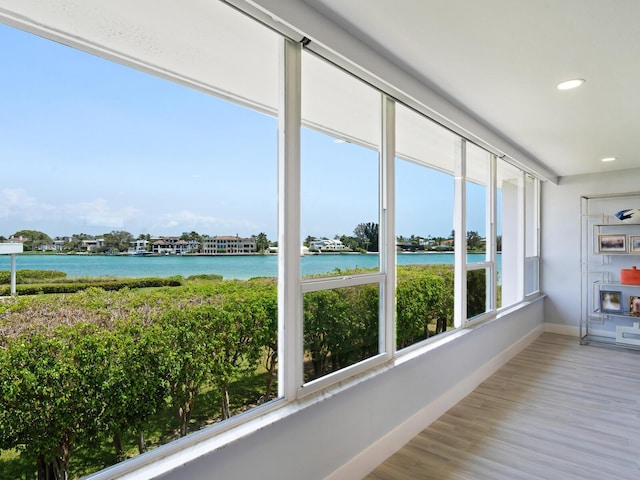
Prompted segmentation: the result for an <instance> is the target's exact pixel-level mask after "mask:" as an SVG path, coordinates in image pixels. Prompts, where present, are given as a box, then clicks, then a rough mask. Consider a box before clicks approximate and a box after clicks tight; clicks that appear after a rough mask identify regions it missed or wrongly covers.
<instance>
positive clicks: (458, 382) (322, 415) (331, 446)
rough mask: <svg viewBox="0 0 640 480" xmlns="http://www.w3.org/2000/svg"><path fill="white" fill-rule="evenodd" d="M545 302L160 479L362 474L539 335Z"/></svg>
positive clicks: (263, 478)
mask: <svg viewBox="0 0 640 480" xmlns="http://www.w3.org/2000/svg"><path fill="white" fill-rule="evenodd" d="M543 303H544V302H543V300H542V299H539V300H538V301H536V302H533V303H532V304H530V305H527V306H525V307H523V308H521V309H518V310H517V311H516V312H514V313H511V314H507V315H504V316H502V317H501V318H498V319H496V320H494V321H492V322H489V323H486V324H484V325H480V326H478V327H476V328H473V329H469V330H467V331H465V332H461V333H462V334H461V335H460V337H459V338H456V339H455V340H453V341H449V342H446V343H444V344H442V345H439V346H438V347H437V348H434V349H432V350H431V351H429V352H427V353H426V354H424V355H420V356H416V357H415V358H413V359H411V360H409V361H406V362H404V363H402V364H400V365H397V366H395V367H394V368H391V369H389V370H388V371H386V372H384V373H382V374H380V375H378V376H375V377H373V378H370V379H368V380H365V381H363V382H361V383H359V384H357V385H355V386H353V387H351V388H348V389H345V390H343V391H341V392H339V393H337V394H335V395H332V396H329V397H327V398H325V399H324V400H322V401H319V402H318V403H316V404H313V405H311V406H309V407H308V408H305V409H303V410H301V411H299V412H297V413H295V414H293V415H290V416H288V417H285V418H282V419H280V420H278V421H276V422H274V423H272V424H270V425H268V426H266V427H264V428H262V429H260V430H258V431H256V432H254V433H252V434H249V435H247V436H245V437H243V438H240V439H238V440H237V441H235V442H233V443H231V444H228V445H226V446H225V447H223V448H221V449H219V450H217V451H213V452H211V453H207V454H204V455H203V456H201V457H200V458H198V459H196V460H193V461H191V462H189V463H187V464H185V465H183V466H181V467H180V468H177V469H176V470H174V471H172V472H170V473H167V474H166V475H163V476H160V477H157V478H162V479H176V480H178V479H179V480H182V479H189V480H199V479H202V480H205V479H206V480H214V479H225V480H232V479H252V478H259V479H260V480H271V479H273V480H282V479H296V480H304V479H309V480H312V479H313V480H316V479H322V478H327V477H329V478H332V479H336V480H337V479H357V478H361V477H362V476H363V475H365V474H367V473H368V472H369V471H370V470H371V469H373V468H374V467H375V466H377V465H378V464H379V463H381V462H382V461H383V460H384V459H385V458H386V456H388V455H390V454H391V453H393V451H395V449H397V448H399V447H400V446H401V445H402V444H404V443H405V442H406V441H408V440H409V439H410V438H412V437H413V436H414V435H415V434H416V433H418V432H419V431H421V430H422V429H423V428H424V427H426V426H427V425H428V424H429V423H430V422H432V421H433V420H435V419H436V418H437V417H438V416H439V415H440V414H442V413H444V412H445V411H446V410H447V409H448V408H449V407H451V406H453V405H454V404H455V403H456V402H457V401H458V400H460V399H461V398H462V397H464V396H465V395H466V394H467V393H469V392H470V391H471V390H472V389H473V388H474V387H475V386H476V385H477V384H478V383H479V382H481V381H482V380H483V379H484V378H486V377H487V376H488V375H490V374H491V373H493V371H495V370H496V369H497V368H499V367H500V366H501V365H502V364H503V363H504V362H505V361H506V360H507V359H508V358H510V357H511V356H512V355H514V354H515V353H517V352H518V351H520V350H521V349H522V348H524V346H526V344H528V343H529V342H530V341H532V340H533V339H535V337H537V336H538V334H539V333H540V332H541V331H542V328H543V323H542V322H543V320H542V312H543Z"/></svg>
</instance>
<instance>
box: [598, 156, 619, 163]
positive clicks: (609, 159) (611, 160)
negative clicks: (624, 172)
mask: <svg viewBox="0 0 640 480" xmlns="http://www.w3.org/2000/svg"><path fill="white" fill-rule="evenodd" d="M615 159H616V157H606V158H603V159H602V160H601V161H603V162H613V161H614V160H615Z"/></svg>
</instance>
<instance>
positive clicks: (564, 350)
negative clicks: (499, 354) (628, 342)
mask: <svg viewBox="0 0 640 480" xmlns="http://www.w3.org/2000/svg"><path fill="white" fill-rule="evenodd" d="M366 478H367V480H400V479H402V480H408V479H437V480H453V479H456V480H457V479H464V480H472V479H473V480H477V479H492V480H494V479H495V480H498V479H508V480H513V479H544V480H551V479H563V480H570V479H580V480H591V479H593V480H623V479H629V480H631V479H633V480H640V352H638V351H628V350H616V349H608V348H603V347H595V346H581V345H579V344H578V340H577V339H575V338H572V337H565V336H561V335H553V334H547V333H545V334H543V335H542V336H541V337H539V338H538V339H537V340H536V341H535V342H534V343H532V344H531V345H530V346H529V347H528V348H526V349H525V350H524V351H523V352H521V353H520V354H518V355H517V356H516V357H514V358H513V359H512V360H511V361H510V362H509V363H507V364H506V365H505V366H504V367H502V368H501V369H500V370H498V372H496V373H495V374H494V375H493V376H491V377H490V378H489V379H487V380H486V381H485V382H484V383H482V384H481V385H480V386H479V387H478V388H476V389H475V390H474V391H473V392H472V393H471V394H470V395H468V396H467V397H466V398H465V399H464V400H463V401H462V402H460V403H459V404H457V405H456V406H454V407H453V408H451V409H450V410H449V411H448V412H447V413H446V414H445V415H443V416H442V417H441V418H439V419H438V420H437V421H435V422H434V423H433V424H431V426H429V428H427V429H426V430H423V431H422V432H421V433H420V434H419V435H418V436H417V437H415V438H414V439H413V440H411V441H410V442H409V443H408V444H407V445H405V446H404V447H403V448H402V449H400V450H399V451H398V452H396V453H395V454H394V455H393V456H391V457H390V458H389V459H387V461H385V462H384V463H383V464H382V465H380V466H379V467H378V468H377V469H376V470H375V471H374V472H372V473H371V474H370V475H369V476H368V477H366Z"/></svg>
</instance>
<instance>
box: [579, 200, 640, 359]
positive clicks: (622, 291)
mask: <svg viewBox="0 0 640 480" xmlns="http://www.w3.org/2000/svg"><path fill="white" fill-rule="evenodd" d="M581 202H582V203H581V223H582V224H581V237H582V238H581V246H580V258H581V272H582V285H581V296H582V301H581V315H580V343H581V344H585V345H586V344H599V345H604V346H611V347H620V348H627V349H634V350H640V284H638V285H636V284H631V283H629V282H628V281H626V280H625V282H624V283H623V281H622V280H621V271H622V270H623V269H632V267H634V266H640V248H638V246H639V244H640V224H632V223H625V222H622V221H620V220H619V219H618V218H616V216H615V213H616V212H618V211H620V210H624V209H628V208H640V192H634V193H624V194H619V195H607V196H591V197H588V196H584V197H582V198H581Z"/></svg>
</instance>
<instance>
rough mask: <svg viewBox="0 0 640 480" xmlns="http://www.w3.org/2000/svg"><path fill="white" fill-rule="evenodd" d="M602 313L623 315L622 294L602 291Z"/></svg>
mask: <svg viewBox="0 0 640 480" xmlns="http://www.w3.org/2000/svg"><path fill="white" fill-rule="evenodd" d="M600 311H601V312H603V313H622V292H620V291H617V290H600Z"/></svg>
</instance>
